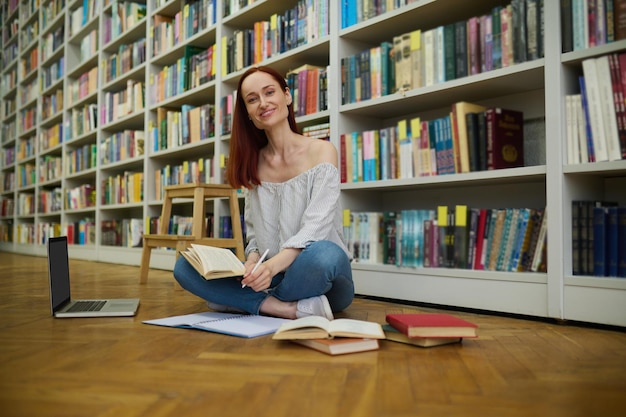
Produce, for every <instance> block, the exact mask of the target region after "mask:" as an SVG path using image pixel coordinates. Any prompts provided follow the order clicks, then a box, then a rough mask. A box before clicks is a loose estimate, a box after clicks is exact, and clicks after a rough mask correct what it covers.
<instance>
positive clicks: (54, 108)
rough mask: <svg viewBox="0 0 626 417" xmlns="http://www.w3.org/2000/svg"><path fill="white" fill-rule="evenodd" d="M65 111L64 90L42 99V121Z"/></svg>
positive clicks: (61, 89)
mask: <svg viewBox="0 0 626 417" xmlns="http://www.w3.org/2000/svg"><path fill="white" fill-rule="evenodd" d="M61 110H63V88H59V89H57V90H56V91H54V92H52V93H50V94H46V95H44V96H42V98H41V120H46V119H48V118H50V117H52V116H54V115H56V114H57V113H58V112H59V111H61Z"/></svg>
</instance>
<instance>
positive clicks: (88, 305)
mask: <svg viewBox="0 0 626 417" xmlns="http://www.w3.org/2000/svg"><path fill="white" fill-rule="evenodd" d="M105 304H106V301H102V300H95V301H75V302H74V304H73V305H72V306H71V307H70V308H68V309H67V311H68V312H69V313H76V312H81V311H99V310H100V309H101V308H102V307H103V306H104V305H105Z"/></svg>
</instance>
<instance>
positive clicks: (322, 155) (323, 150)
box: [309, 139, 338, 166]
mask: <svg viewBox="0 0 626 417" xmlns="http://www.w3.org/2000/svg"><path fill="white" fill-rule="evenodd" d="M312 141H313V142H312V143H311V147H310V148H309V149H310V153H309V155H310V156H311V158H312V159H314V160H315V165H317V164H321V163H322V162H328V163H331V164H333V165H335V166H337V159H338V156H337V149H336V148H335V145H333V144H332V143H331V142H329V141H327V140H322V139H312Z"/></svg>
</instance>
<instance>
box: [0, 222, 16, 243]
mask: <svg viewBox="0 0 626 417" xmlns="http://www.w3.org/2000/svg"><path fill="white" fill-rule="evenodd" d="M0 242H13V222H12V221H11V220H8V221H7V222H0Z"/></svg>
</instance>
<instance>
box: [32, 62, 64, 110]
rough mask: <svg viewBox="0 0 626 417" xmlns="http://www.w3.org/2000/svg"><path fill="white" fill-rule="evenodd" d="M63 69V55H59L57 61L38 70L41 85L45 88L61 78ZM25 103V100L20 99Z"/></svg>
mask: <svg viewBox="0 0 626 417" xmlns="http://www.w3.org/2000/svg"><path fill="white" fill-rule="evenodd" d="M64 70H65V57H60V58H59V59H58V61H55V62H53V63H51V64H50V65H48V66H45V67H42V68H41V72H40V75H39V76H40V78H41V87H42V88H43V89H44V90H45V89H47V88H49V87H50V86H51V85H52V84H54V83H55V82H57V81H58V80H60V79H61V78H63V75H64ZM22 103H25V101H22Z"/></svg>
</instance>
